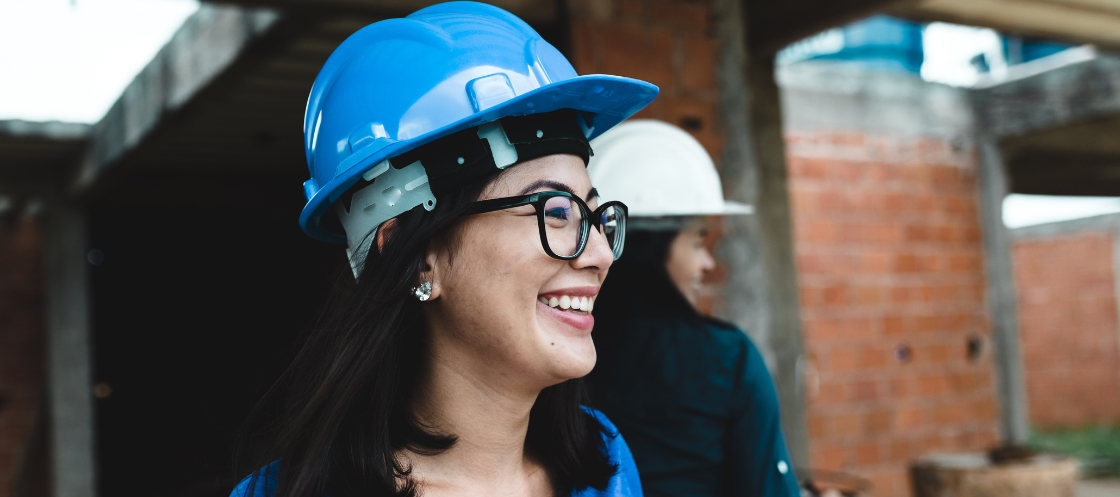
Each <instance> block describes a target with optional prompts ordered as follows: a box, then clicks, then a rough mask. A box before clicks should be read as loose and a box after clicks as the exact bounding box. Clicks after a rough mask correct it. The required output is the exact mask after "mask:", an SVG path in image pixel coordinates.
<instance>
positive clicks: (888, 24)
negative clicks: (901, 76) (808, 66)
mask: <svg viewBox="0 0 1120 497" xmlns="http://www.w3.org/2000/svg"><path fill="white" fill-rule="evenodd" d="M924 59H925V57H924V54H923V52H922V25H921V24H919V23H916V22H911V21H906V20H903V19H899V18H896V17H891V16H886V15H877V16H872V17H868V18H866V19H863V20H859V21H856V22H853V23H851V24H848V25H846V26H843V27H839V28H835V29H831V30H828V31H825V32H823V33H820V34H817V35H814V36H811V37H809V38H806V39H804V40H801V41H798V42H796V43H794V44H792V45H790V46H789V47H786V48H785V49H783V50H782V52H781V53H779V55H778V60H779V62H786V63H789V62H798V61H802V60H846V61H858V62H860V63H861V64H863V65H866V66H871V67H876V68H882V69H888V70H900V71H907V72H912V73H918V72H921V70H922V62H923V61H924Z"/></svg>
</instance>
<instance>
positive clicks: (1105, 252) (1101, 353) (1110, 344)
mask: <svg viewBox="0 0 1120 497" xmlns="http://www.w3.org/2000/svg"><path fill="white" fill-rule="evenodd" d="M1115 237H1116V235H1115V234H1114V233H1111V232H1096V233H1082V234H1072V235H1066V236H1054V237H1048V238H1032V239H1025V240H1018V241H1016V242H1015V243H1014V245H1012V249H1011V250H1012V257H1013V259H1014V261H1015V285H1016V289H1017V291H1018V299H1019V300H1018V303H1019V333H1020V337H1021V339H1022V351H1023V365H1024V370H1025V376H1026V383H1027V398H1028V399H1029V401H1028V402H1029V412H1030V420H1031V424H1032V425H1033V426H1036V427H1040V428H1054V427H1063V426H1065V427H1068V426H1077V425H1083V424H1087V423H1120V343H1118V342H1120V319H1118V317H1117V308H1116V307H1117V302H1116V298H1117V295H1116V280H1115V275H1116V270H1115V267H1116V266H1115V264H1116V261H1115V260H1114V258H1113V256H1114V254H1115V249H1116V247H1115V245H1114V243H1115Z"/></svg>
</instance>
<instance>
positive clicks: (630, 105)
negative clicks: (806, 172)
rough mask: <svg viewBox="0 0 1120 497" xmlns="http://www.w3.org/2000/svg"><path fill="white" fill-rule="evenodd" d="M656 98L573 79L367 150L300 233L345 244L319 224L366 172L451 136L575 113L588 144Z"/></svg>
mask: <svg viewBox="0 0 1120 497" xmlns="http://www.w3.org/2000/svg"><path fill="white" fill-rule="evenodd" d="M657 92H658V88H657V86H655V85H652V84H650V83H646V82H645V81H641V80H637V79H632V78H624V77H621V76H609V75H602V74H592V75H587V76H577V77H575V78H571V79H566V80H563V81H559V82H556V83H552V84H549V85H545V86H542V87H540V88H537V89H535V90H533V91H529V92H526V93H525V94H523V95H520V96H517V97H514V98H511V99H509V100H506V101H505V102H502V103H500V104H498V105H495V106H493V107H490V108H487V109H485V110H482V111H480V112H477V113H475V114H472V115H471V116H468V117H467V118H464V119H461V120H459V121H456V122H454V123H452V124H449V125H447V126H443V127H441V128H439V129H437V130H436V131H433V132H430V133H427V134H424V135H420V136H417V137H415V138H412V139H409V140H402V141H399V142H395V143H391V144H389V145H386V146H384V147H382V148H374V147H372V146H371V147H366V149H363V150H360V151H358V152H355V153H354V156H357V157H352V158H351V160H353V165H351V166H350V167H349V168H348V169H347V170H346V171H344V172H342V173H340V174H338V175H337V176H335V177H334V178H333V179H332V180H331V181H330V182H329V183H327V184H325V185H321V186H320V188H319V189H318V190H317V191H315V193H314V195H312V196H311V198H309V199H308V202H307V205H305V206H304V208H303V212H301V213H300V217H299V224H300V227H302V228H303V231H304V232H306V233H307V234H308V235H310V236H311V237H312V238H315V239H317V240H320V241H324V242H333V243H345V242H346V237H345V236H344V235H342V234H341V233H332V232H330V231H327V230H326V229H324V228H323V227H322V226H321V225H320V222H319V219H320V217H321V216H322V215H323V214H324V213H325V212H326V211H327V208H328V207H330V205H331V204H333V203H334V201H335V200H337V199H338V197H339V196H340V195H342V193H343V192H345V191H346V190H347V189H348V188H350V187H351V186H353V185H354V183H356V182H357V181H358V180H359V179H360V178H361V175H362V173H363V172H365V171H366V170H368V169H369V168H370V167H373V166H374V165H375V164H377V163H379V162H381V161H383V160H385V159H389V158H392V157H395V156H397V155H400V154H402V153H405V152H407V151H409V150H412V149H415V148H416V147H419V146H421V145H424V144H426V143H430V142H432V141H435V140H438V139H440V138H443V137H445V136H447V135H450V134H452V133H455V132H458V131H462V130H464V129H468V128H473V127H475V126H478V125H481V124H486V123H488V122H492V121H496V120H498V119H500V118H503V117H507V116H517V115H527V114H536V113H543V112H552V111H556V110H560V109H574V110H578V111H583V112H588V113H591V114H592V115H593V118H592V122H591V123H588V125H589V126H590V127H589V128H588V129H585V130H584V131H585V133H586V134H587V139H588V140H592V139H594V138H596V137H598V136H599V135H601V134H603V132H605V131H606V130H608V129H610V128H612V127H614V126H615V125H617V124H618V123H620V122H622V121H624V120H626V119H627V118H629V117H630V116H632V115H634V114H635V113H637V112H638V111H639V110H642V109H643V108H644V107H645V106H647V105H649V103H650V102H652V101H653V99H654V97H656V96H657ZM748 207H749V206H748Z"/></svg>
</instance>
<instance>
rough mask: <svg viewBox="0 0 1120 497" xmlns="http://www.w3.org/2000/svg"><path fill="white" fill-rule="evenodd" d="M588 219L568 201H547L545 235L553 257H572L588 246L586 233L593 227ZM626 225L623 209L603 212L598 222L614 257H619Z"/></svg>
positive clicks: (561, 199)
mask: <svg viewBox="0 0 1120 497" xmlns="http://www.w3.org/2000/svg"><path fill="white" fill-rule="evenodd" d="M585 215H587V213H585V212H584V211H583V208H582V207H581V206H580V205H579V204H578V203H576V202H575V201H573V200H572V199H571V198H569V197H552V198H549V199H548V200H546V201H545V204H544V224H545V234H546V238H547V240H548V247H549V248H550V249H552V252H553V253H555V254H556V255H558V256H561V257H571V256H573V255H575V254H576V253H577V252H578V251H579V250H580V248H581V246H582V245H583V244H585V243H587V239H586V236H587V235H586V234H585V233H584V232H583V230H584V229H586V228H585V226H589V224H590V223H587V224H585V223H584V222H583V217H584V216H585ZM624 222H625V221H624V219H623V214H622V212H621V209H619V208H617V207H614V206H611V207H608V208H606V209H604V210H603V212H602V213H601V216H600V219H599V226H600V228H599V230H600V232H601V233H602V234H603V235H604V236H605V237H606V239H607V243H608V245H610V247H611V251H612V252H614V253H615V257H618V255H619V252H620V251H621V249H622V247H621V242H622V236H623V233H624V231H625V228H626V227H625V226H624V225H623V223H624Z"/></svg>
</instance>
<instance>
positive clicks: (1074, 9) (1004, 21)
mask: <svg viewBox="0 0 1120 497" xmlns="http://www.w3.org/2000/svg"><path fill="white" fill-rule="evenodd" d="M888 12H889V13H891V14H895V15H899V16H903V17H909V18H912V19H916V20H923V21H944V22H952V23H957V24H967V25H972V26H985V27H989V28H994V29H997V30H1000V31H1003V32H1007V33H1015V34H1020V35H1029V36H1038V37H1041V38H1050V39H1058V40H1065V41H1069V42H1073V43H1092V44H1097V45H1100V46H1103V47H1114V48H1115V47H1120V3H1117V2H1113V1H1108V0H1105V1H1100V0H921V1H919V2H911V3H904V4H899V5H896V6H893V7H891V8H890V9H888Z"/></svg>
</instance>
